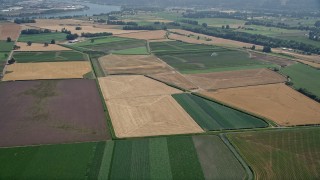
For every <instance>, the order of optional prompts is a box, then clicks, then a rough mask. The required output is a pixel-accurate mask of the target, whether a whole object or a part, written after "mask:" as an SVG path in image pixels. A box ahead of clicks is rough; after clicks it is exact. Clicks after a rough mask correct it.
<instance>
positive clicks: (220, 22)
mask: <svg viewBox="0 0 320 180" xmlns="http://www.w3.org/2000/svg"><path fill="white" fill-rule="evenodd" d="M193 20H196V21H198V22H199V24H202V23H207V24H208V26H212V27H222V26H226V25H230V28H238V27H239V26H243V25H244V24H245V21H243V20H237V19H228V18H199V19H193Z"/></svg>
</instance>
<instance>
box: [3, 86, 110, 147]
mask: <svg viewBox="0 0 320 180" xmlns="http://www.w3.org/2000/svg"><path fill="white" fill-rule="evenodd" d="M12 89H14V91H12ZM0 93H1V94H6V96H1V97H0V102H1V104H2V105H3V108H1V110H0V111H1V117H2V118H1V119H2V126H1V131H0V136H1V137H2V138H1V139H0V147H8V146H21V145H36V144H54V143H67V142H81V141H97V140H106V139H108V138H109V137H110V135H109V132H108V129H106V125H105V116H104V112H103V107H102V104H101V101H100V97H99V94H98V90H97V87H96V84H95V81H93V80H51V81H24V82H10V83H1V84H0ZM12 107H15V108H12Z"/></svg>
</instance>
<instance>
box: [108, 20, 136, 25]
mask: <svg viewBox="0 0 320 180" xmlns="http://www.w3.org/2000/svg"><path fill="white" fill-rule="evenodd" d="M107 24H109V25H128V26H138V23H136V22H124V21H110V20H108V21H107Z"/></svg>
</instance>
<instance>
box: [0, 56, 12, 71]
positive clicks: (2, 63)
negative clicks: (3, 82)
mask: <svg viewBox="0 0 320 180" xmlns="http://www.w3.org/2000/svg"><path fill="white" fill-rule="evenodd" d="M9 54H10V52H0V74H2V69H3V68H4V66H5V64H6V62H7V56H6V55H8V56H9Z"/></svg>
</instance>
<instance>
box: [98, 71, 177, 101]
mask: <svg viewBox="0 0 320 180" xmlns="http://www.w3.org/2000/svg"><path fill="white" fill-rule="evenodd" d="M99 84H100V86H101V89H102V93H103V96H104V98H105V100H110V99H119V98H133V97H143V96H159V95H170V94H176V93H181V91H180V90H177V89H175V88H172V87H170V86H167V85H165V84H163V83H161V82H158V81H155V80H153V79H150V78H147V77H145V76H140V75H119V76H107V77H103V78H99Z"/></svg>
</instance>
